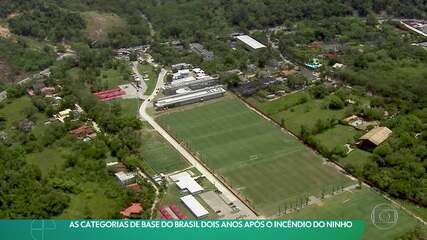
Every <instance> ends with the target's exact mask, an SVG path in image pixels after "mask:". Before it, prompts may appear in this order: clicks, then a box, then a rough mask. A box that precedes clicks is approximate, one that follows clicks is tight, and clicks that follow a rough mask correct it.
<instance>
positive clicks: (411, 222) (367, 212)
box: [284, 188, 417, 240]
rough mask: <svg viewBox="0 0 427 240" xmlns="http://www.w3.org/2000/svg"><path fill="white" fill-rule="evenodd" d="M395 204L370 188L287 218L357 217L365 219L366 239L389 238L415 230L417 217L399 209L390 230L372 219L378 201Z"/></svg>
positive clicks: (286, 216)
mask: <svg viewBox="0 0 427 240" xmlns="http://www.w3.org/2000/svg"><path fill="white" fill-rule="evenodd" d="M382 203H386V204H391V202H390V201H388V200H386V199H385V198H384V197H382V196H381V195H380V194H379V193H376V192H373V191H372V190H370V189H367V188H363V189H361V190H353V191H352V192H344V193H341V194H339V195H337V196H334V197H332V198H329V199H326V200H323V202H322V204H321V205H312V206H309V207H307V208H304V209H302V210H301V211H300V212H297V213H292V214H288V215H285V217H284V218H286V219H304V220H305V219H350V220H352V219H354V220H364V221H365V222H366V230H365V234H364V238H363V239H373V240H382V239H384V240H389V239H395V238H397V237H399V236H401V235H402V234H404V233H406V232H408V231H411V230H412V229H413V228H414V227H415V226H416V225H417V221H416V219H415V218H413V217H411V216H410V215H408V214H407V213H406V212H404V211H402V210H400V209H398V208H397V209H398V222H397V225H396V226H394V227H393V228H391V229H388V230H380V229H378V228H376V227H375V226H374V225H373V224H372V221H371V212H372V210H373V208H374V207H375V206H377V205H378V204H382Z"/></svg>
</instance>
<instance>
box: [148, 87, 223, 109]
mask: <svg viewBox="0 0 427 240" xmlns="http://www.w3.org/2000/svg"><path fill="white" fill-rule="evenodd" d="M225 92H226V91H225V90H224V88H222V86H214V87H209V88H204V89H200V90H196V91H192V92H189V93H183V94H176V95H172V96H168V97H164V98H160V99H159V100H157V101H156V102H155V103H154V104H155V106H157V107H162V106H164V105H168V104H174V103H179V102H183V101H186V100H191V99H195V98H200V97H207V96H211V95H213V94H218V93H225Z"/></svg>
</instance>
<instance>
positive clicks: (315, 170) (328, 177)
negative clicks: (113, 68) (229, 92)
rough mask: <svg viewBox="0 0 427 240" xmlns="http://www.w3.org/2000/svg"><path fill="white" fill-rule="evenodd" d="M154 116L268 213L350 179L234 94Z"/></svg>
mask: <svg viewBox="0 0 427 240" xmlns="http://www.w3.org/2000/svg"><path fill="white" fill-rule="evenodd" d="M158 120H159V121H160V122H161V123H162V124H163V125H165V126H167V129H168V130H169V131H170V133H172V134H173V135H175V136H176V137H177V138H178V139H179V140H183V141H184V142H185V143H186V145H187V146H188V147H189V148H190V149H191V150H192V151H193V152H194V153H195V155H198V156H200V158H201V159H202V160H203V161H204V162H205V163H206V164H207V165H208V166H209V167H210V168H211V169H213V170H214V171H215V173H217V174H219V175H221V176H223V177H224V179H225V180H226V181H227V182H228V183H229V184H230V185H231V186H232V187H233V188H234V189H236V190H237V191H239V192H240V193H241V194H242V195H243V196H244V197H246V198H247V199H248V201H250V202H251V203H252V205H253V206H254V207H255V208H256V209H258V210H259V211H261V212H262V213H264V214H267V215H268V214H273V213H274V212H275V211H276V210H277V208H278V206H280V205H281V204H283V203H285V202H287V201H289V200H291V199H295V198H302V197H306V196H310V195H318V194H320V192H321V191H322V189H325V188H329V187H332V186H340V185H343V186H345V185H348V184H350V182H351V181H350V180H349V179H348V178H346V177H344V176H343V175H341V174H340V173H338V172H337V171H336V170H335V169H333V168H332V167H330V166H328V165H326V164H324V163H323V161H322V159H321V157H320V156H318V155H316V154H315V153H313V152H312V151H311V150H310V149H308V148H307V147H305V146H304V145H303V144H301V143H300V142H299V141H297V139H295V138H294V137H292V136H291V135H289V134H287V133H285V132H282V131H281V130H280V129H279V128H278V127H276V126H274V125H273V124H271V123H269V122H268V121H266V120H265V119H263V118H261V117H260V116H258V115H257V114H256V113H254V112H252V111H250V110H249V109H248V108H246V107H245V106H244V105H243V104H242V103H240V102H239V101H238V100H237V99H235V98H228V99H225V100H222V101H217V102H213V103H206V104H203V105H201V106H199V107H196V108H190V109H189V110H187V111H179V110H178V111H176V112H168V113H165V114H163V115H161V116H160V117H159V118H158ZM254 179H256V181H254Z"/></svg>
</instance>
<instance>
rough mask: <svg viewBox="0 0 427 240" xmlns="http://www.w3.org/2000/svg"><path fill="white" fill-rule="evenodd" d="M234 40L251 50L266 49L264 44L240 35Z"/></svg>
mask: <svg viewBox="0 0 427 240" xmlns="http://www.w3.org/2000/svg"><path fill="white" fill-rule="evenodd" d="M236 38H237V39H239V40H240V41H242V42H243V43H245V44H246V45H248V46H249V47H251V48H253V49H261V48H265V47H266V46H265V45H264V44H262V43H260V42H258V41H257V40H255V39H253V38H251V37H250V36H248V35H241V36H237V37H236Z"/></svg>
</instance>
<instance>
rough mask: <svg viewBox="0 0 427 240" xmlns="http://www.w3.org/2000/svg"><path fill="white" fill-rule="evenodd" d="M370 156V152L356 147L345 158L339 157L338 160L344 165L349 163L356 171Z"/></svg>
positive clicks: (359, 169) (369, 159)
mask: <svg viewBox="0 0 427 240" xmlns="http://www.w3.org/2000/svg"><path fill="white" fill-rule="evenodd" d="M371 156H372V153H370V152H366V151H363V150H361V149H358V148H356V149H354V150H353V151H352V152H351V153H349V154H348V155H347V156H346V157H345V158H340V159H339V160H338V162H339V163H341V164H342V165H344V166H348V165H349V164H350V165H351V166H353V167H354V168H355V169H356V170H357V171H361V167H362V166H363V165H365V164H366V163H367V162H368V161H371Z"/></svg>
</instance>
